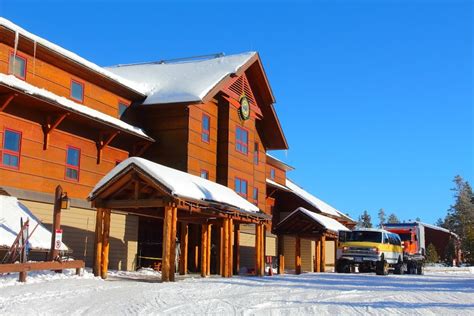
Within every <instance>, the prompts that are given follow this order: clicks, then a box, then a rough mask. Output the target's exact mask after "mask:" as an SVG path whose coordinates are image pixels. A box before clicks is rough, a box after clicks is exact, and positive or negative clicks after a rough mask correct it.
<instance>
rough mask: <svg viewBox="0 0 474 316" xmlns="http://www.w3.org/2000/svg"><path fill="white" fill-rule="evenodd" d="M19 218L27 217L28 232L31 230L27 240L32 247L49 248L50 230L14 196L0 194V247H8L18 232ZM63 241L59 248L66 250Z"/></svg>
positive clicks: (24, 220) (25, 218)
mask: <svg viewBox="0 0 474 316" xmlns="http://www.w3.org/2000/svg"><path fill="white" fill-rule="evenodd" d="M20 218H23V222H26V220H27V219H28V218H29V219H30V223H29V232H30V234H31V233H32V232H33V229H34V228H35V226H36V224H39V225H38V227H37V228H36V230H35V231H34V232H33V234H32V235H31V237H30V239H29V242H30V247H31V248H32V249H38V250H40V249H41V250H49V249H50V248H51V232H50V231H49V230H47V229H46V227H44V226H43V224H42V223H41V222H40V220H39V219H38V218H36V216H35V215H34V214H33V213H32V212H31V211H30V210H29V209H28V208H27V207H26V206H25V205H23V204H21V203H20V202H19V201H18V199H17V198H16V197H13V196H6V195H0V247H10V246H11V245H12V244H13V242H14V241H15V239H16V236H17V235H18V233H19V232H20ZM67 249H68V248H67V246H66V245H65V244H64V243H63V244H62V245H61V249H60V250H67Z"/></svg>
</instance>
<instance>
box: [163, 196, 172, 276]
mask: <svg viewBox="0 0 474 316" xmlns="http://www.w3.org/2000/svg"><path fill="white" fill-rule="evenodd" d="M172 217H173V208H172V206H171V205H167V206H165V210H164V218H163V252H162V256H161V257H162V264H161V281H163V282H169V281H170V264H171V263H170V252H171V230H172V227H171V226H172V224H171V220H172Z"/></svg>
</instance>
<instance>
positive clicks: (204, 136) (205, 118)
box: [201, 114, 211, 143]
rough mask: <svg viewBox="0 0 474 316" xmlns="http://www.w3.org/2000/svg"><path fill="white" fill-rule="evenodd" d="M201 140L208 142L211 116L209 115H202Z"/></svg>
mask: <svg viewBox="0 0 474 316" xmlns="http://www.w3.org/2000/svg"><path fill="white" fill-rule="evenodd" d="M201 124H202V125H201V128H202V131H201V140H202V141H203V142H206V143H209V141H210V139H211V118H210V117H209V115H206V114H203V115H202V122H201Z"/></svg>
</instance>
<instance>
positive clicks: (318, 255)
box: [314, 237, 321, 272]
mask: <svg viewBox="0 0 474 316" xmlns="http://www.w3.org/2000/svg"><path fill="white" fill-rule="evenodd" d="M314 248H315V249H314V254H315V259H316V260H315V263H314V272H321V237H318V239H316V242H315V246H314Z"/></svg>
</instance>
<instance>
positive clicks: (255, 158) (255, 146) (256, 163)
mask: <svg viewBox="0 0 474 316" xmlns="http://www.w3.org/2000/svg"><path fill="white" fill-rule="evenodd" d="M258 147H259V146H258V143H257V142H255V144H254V146H253V163H254V164H255V165H258V160H259V158H258Z"/></svg>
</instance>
